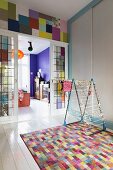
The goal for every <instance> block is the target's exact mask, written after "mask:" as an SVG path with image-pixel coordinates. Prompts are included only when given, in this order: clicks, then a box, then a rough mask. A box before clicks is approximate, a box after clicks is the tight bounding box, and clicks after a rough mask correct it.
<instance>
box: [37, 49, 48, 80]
mask: <svg viewBox="0 0 113 170" xmlns="http://www.w3.org/2000/svg"><path fill="white" fill-rule="evenodd" d="M37 68H38V69H41V75H42V77H43V78H44V80H45V81H46V82H47V81H49V80H50V61H49V48H47V49H46V50H44V51H42V52H41V53H39V54H38V57H37Z"/></svg>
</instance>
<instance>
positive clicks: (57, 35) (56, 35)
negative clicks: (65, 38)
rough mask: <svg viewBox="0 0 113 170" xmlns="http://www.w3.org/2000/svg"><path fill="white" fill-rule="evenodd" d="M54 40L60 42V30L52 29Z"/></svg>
mask: <svg viewBox="0 0 113 170" xmlns="http://www.w3.org/2000/svg"><path fill="white" fill-rule="evenodd" d="M52 39H53V40H57V41H60V29H59V28H56V27H53V28H52Z"/></svg>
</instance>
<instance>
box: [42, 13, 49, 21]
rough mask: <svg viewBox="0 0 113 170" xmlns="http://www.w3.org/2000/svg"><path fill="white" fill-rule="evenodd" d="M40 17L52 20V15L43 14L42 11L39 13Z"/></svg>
mask: <svg viewBox="0 0 113 170" xmlns="http://www.w3.org/2000/svg"><path fill="white" fill-rule="evenodd" d="M39 18H43V19H46V20H52V16H49V15H46V14H42V13H39Z"/></svg>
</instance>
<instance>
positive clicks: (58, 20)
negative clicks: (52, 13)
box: [52, 18, 60, 28]
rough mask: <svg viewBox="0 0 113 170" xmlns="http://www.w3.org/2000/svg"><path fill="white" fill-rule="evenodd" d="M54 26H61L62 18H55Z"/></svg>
mask: <svg viewBox="0 0 113 170" xmlns="http://www.w3.org/2000/svg"><path fill="white" fill-rule="evenodd" d="M52 21H53V27H56V28H60V19H57V18H53V19H52Z"/></svg>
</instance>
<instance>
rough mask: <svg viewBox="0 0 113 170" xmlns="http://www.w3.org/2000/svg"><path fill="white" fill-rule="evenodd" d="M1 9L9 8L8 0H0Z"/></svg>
mask: <svg viewBox="0 0 113 170" xmlns="http://www.w3.org/2000/svg"><path fill="white" fill-rule="evenodd" d="M0 9H5V10H8V2H6V1H5V0H0Z"/></svg>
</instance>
